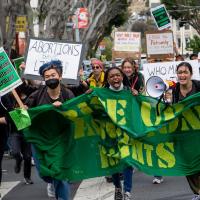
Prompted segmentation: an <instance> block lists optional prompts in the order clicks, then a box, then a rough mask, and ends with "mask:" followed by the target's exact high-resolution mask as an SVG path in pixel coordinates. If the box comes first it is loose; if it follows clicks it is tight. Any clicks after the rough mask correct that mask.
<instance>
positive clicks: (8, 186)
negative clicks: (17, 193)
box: [0, 181, 20, 198]
mask: <svg viewBox="0 0 200 200" xmlns="http://www.w3.org/2000/svg"><path fill="white" fill-rule="evenodd" d="M19 183H20V181H13V182H2V183H1V187H0V194H1V198H2V197H3V196H5V195H6V194H8V192H10V191H11V190H12V189H13V188H14V187H15V186H17V185H18V184H19Z"/></svg>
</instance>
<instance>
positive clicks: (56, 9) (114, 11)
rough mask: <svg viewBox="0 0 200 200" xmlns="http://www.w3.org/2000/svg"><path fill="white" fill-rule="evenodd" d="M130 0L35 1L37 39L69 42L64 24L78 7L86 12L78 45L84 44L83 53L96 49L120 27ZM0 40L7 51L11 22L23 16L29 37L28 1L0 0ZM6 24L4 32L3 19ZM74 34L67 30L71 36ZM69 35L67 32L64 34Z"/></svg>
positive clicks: (13, 35)
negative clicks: (26, 20) (7, 21)
mask: <svg viewBox="0 0 200 200" xmlns="http://www.w3.org/2000/svg"><path fill="white" fill-rule="evenodd" d="M129 3H130V0H92V1H91V0H59V1H58V0H39V1H38V7H37V9H36V12H35V14H36V17H37V19H38V23H39V37H41V38H52V39H67V40H71V39H73V37H70V36H69V34H67V32H66V23H67V21H68V20H69V19H70V18H71V16H72V15H74V13H75V11H76V9H77V8H78V7H86V8H87V9H88V11H89V15H90V18H89V26H88V28H86V29H81V30H80V38H81V42H83V43H84V44H85V52H86V53H87V52H88V50H89V49H91V48H96V47H97V46H98V43H99V42H100V41H101V40H102V38H103V37H104V35H108V34H109V33H110V32H111V30H112V27H113V26H115V25H117V26H119V25H121V24H122V23H123V22H124V21H125V20H126V16H127V15H128V11H127V8H128V5H129ZM0 13H1V14H0V15H1V19H0V28H1V29H0V30H1V32H0V36H1V34H2V37H1V42H2V44H4V47H5V48H6V49H8V50H10V48H11V45H12V43H13V40H14V38H15V28H14V25H15V20H16V17H17V15H24V14H25V15H27V17H28V22H29V24H28V29H29V30H28V31H27V32H28V35H29V36H31V35H33V31H32V30H33V28H32V27H33V11H32V9H31V8H30V0H7V1H5V0H0ZM7 16H9V18H10V21H9V25H8V27H9V28H8V30H7V31H6V28H5V24H6V17H7ZM73 32H74V31H73V30H71V33H73ZM68 33H69V32H68Z"/></svg>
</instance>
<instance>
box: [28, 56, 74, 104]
mask: <svg viewBox="0 0 200 200" xmlns="http://www.w3.org/2000/svg"><path fill="white" fill-rule="evenodd" d="M39 73H40V75H41V76H42V77H43V78H44V81H45V86H41V87H40V88H39V89H38V90H37V91H35V92H34V93H33V94H31V95H30V96H29V98H28V99H27V101H26V105H27V106H28V107H35V106H39V105H43V104H53V105H54V106H57V107H59V106H60V105H62V103H63V102H64V101H66V100H67V99H71V98H73V97H74V94H73V93H72V91H71V90H69V89H68V88H67V87H66V86H64V85H63V84H61V80H62V65H61V62H60V61H59V60H54V61H51V62H48V63H45V64H43V65H42V66H41V67H40V69H39Z"/></svg>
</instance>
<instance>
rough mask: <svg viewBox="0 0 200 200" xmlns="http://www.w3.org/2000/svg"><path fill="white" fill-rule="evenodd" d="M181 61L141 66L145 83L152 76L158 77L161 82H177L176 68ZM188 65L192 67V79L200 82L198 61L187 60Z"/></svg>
mask: <svg viewBox="0 0 200 200" xmlns="http://www.w3.org/2000/svg"><path fill="white" fill-rule="evenodd" d="M181 62H182V61H173V62H156V63H147V64H144V65H143V75H144V79H145V81H147V80H148V79H149V78H150V77H152V76H159V77H160V78H162V79H163V80H171V81H174V82H177V75H176V67H177V65H178V64H180V63H181ZM187 62H188V63H190V64H191V66H192V71H193V75H192V79H195V80H200V74H199V63H198V60H188V61H187Z"/></svg>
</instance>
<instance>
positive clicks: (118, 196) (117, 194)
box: [114, 188, 123, 200]
mask: <svg viewBox="0 0 200 200" xmlns="http://www.w3.org/2000/svg"><path fill="white" fill-rule="evenodd" d="M114 199H115V200H123V195H122V189H121V188H115V198H114Z"/></svg>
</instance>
